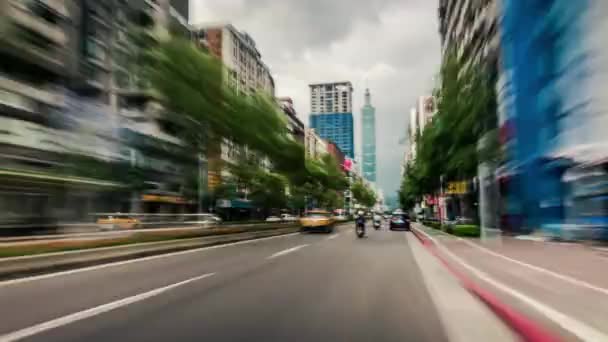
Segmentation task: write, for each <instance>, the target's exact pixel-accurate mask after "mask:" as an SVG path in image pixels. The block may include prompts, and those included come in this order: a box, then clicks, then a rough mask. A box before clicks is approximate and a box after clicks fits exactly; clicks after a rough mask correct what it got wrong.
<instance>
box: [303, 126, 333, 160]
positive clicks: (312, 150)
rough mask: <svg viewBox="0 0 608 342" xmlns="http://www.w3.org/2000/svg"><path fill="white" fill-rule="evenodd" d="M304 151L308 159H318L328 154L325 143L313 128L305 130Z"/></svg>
mask: <svg viewBox="0 0 608 342" xmlns="http://www.w3.org/2000/svg"><path fill="white" fill-rule="evenodd" d="M304 149H305V151H306V156H307V157H308V158H310V159H320V158H321V157H323V155H325V154H327V153H328V147H327V142H326V141H325V140H323V138H321V137H320V136H319V135H318V134H317V133H316V132H315V130H314V129H313V128H307V129H306V135H305V137H304Z"/></svg>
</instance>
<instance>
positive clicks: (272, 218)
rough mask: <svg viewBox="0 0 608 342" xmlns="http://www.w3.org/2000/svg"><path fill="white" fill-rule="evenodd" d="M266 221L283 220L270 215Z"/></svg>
mask: <svg viewBox="0 0 608 342" xmlns="http://www.w3.org/2000/svg"><path fill="white" fill-rule="evenodd" d="M266 222H281V218H280V217H278V216H268V217H267V218H266Z"/></svg>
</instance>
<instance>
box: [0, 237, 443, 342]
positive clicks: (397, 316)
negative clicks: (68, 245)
mask: <svg viewBox="0 0 608 342" xmlns="http://www.w3.org/2000/svg"><path fill="white" fill-rule="evenodd" d="M406 234H411V233H405V232H390V231H388V230H386V229H385V230H383V231H371V232H369V235H368V237H367V238H365V239H357V238H356V237H355V234H354V231H353V229H352V227H347V228H343V229H340V230H339V231H338V232H336V233H334V234H332V235H324V234H292V235H288V236H282V237H275V238H270V239H265V240H261V241H255V242H247V243H238V244H233V245H228V246H223V247H216V248H206V249H202V250H196V251H187V252H181V253H178V254H173V255H169V256H167V255H165V256H157V257H151V258H146V259H144V260H139V261H135V262H126V263H119V264H116V265H110V266H105V267H95V268H92V269H89V270H85V271H78V272H71V273H62V274H58V275H52V276H46V277H42V278H33V279H29V280H26V281H17V282H10V283H6V282H5V283H0V317H1V320H2V323H1V324H0V341H2V342H4V341H11V340H16V339H22V340H25V341H45V342H48V341H201V340H206V341H332V340H333V341H433V342H440V341H444V340H446V339H447V338H446V334H445V332H444V329H443V327H442V325H441V323H440V322H439V318H438V315H437V312H436V309H435V306H434V305H433V303H432V301H431V298H430V296H429V294H428V292H427V289H426V286H425V284H424V281H423V279H422V276H421V273H420V270H419V269H418V265H417V264H416V261H415V260H414V257H413V255H412V251H411V249H410V246H409V245H408V240H407V239H406Z"/></svg>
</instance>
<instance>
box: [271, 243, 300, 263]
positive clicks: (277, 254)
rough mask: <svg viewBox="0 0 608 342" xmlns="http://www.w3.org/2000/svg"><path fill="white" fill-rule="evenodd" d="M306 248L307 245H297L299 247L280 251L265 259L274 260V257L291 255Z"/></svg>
mask: <svg viewBox="0 0 608 342" xmlns="http://www.w3.org/2000/svg"><path fill="white" fill-rule="evenodd" d="M306 246H308V244H304V245H299V246H295V247H291V248H288V249H284V250H282V251H280V252H276V253H274V254H273V255H271V256H269V257H267V258H266V259H274V258H276V257H280V256H282V255H285V254H289V253H293V252H295V251H297V250H298V249H301V248H304V247H306Z"/></svg>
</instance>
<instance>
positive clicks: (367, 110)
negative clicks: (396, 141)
mask: <svg viewBox="0 0 608 342" xmlns="http://www.w3.org/2000/svg"><path fill="white" fill-rule="evenodd" d="M361 133H362V139H363V141H362V145H363V146H362V157H363V160H362V164H363V177H365V179H367V180H368V181H370V182H375V181H376V108H374V106H372V96H371V94H370V92H369V89H365V104H364V105H363V108H362V109H361Z"/></svg>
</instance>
